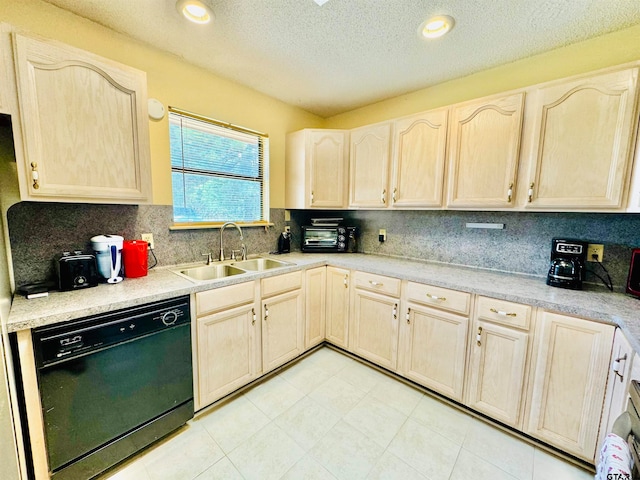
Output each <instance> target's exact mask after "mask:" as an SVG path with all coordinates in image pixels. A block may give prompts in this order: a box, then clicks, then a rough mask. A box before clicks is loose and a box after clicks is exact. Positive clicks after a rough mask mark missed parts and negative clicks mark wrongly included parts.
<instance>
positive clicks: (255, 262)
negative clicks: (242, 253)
mask: <svg viewBox="0 0 640 480" xmlns="http://www.w3.org/2000/svg"><path fill="white" fill-rule="evenodd" d="M289 265H293V264H292V263H289V262H282V261H280V260H274V259H272V258H252V259H251V260H243V261H241V262H236V263H234V264H233V266H234V267H237V268H241V269H243V270H250V271H252V272H256V271H258V272H261V271H263V270H271V269H272V268H280V267H286V266H289Z"/></svg>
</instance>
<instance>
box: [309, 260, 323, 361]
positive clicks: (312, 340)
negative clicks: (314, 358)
mask: <svg viewBox="0 0 640 480" xmlns="http://www.w3.org/2000/svg"><path fill="white" fill-rule="evenodd" d="M304 284H305V296H304V304H305V308H304V325H305V328H304V348H305V350H307V349H309V348H311V347H313V346H314V345H318V344H319V343H322V342H323V341H324V338H325V325H326V303H327V302H326V291H327V267H319V268H313V269H311V270H307V271H305V272H304Z"/></svg>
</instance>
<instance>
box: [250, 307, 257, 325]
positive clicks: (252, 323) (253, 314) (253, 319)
mask: <svg viewBox="0 0 640 480" xmlns="http://www.w3.org/2000/svg"><path fill="white" fill-rule="evenodd" d="M255 324H256V309H255V308H252V309H251V325H255Z"/></svg>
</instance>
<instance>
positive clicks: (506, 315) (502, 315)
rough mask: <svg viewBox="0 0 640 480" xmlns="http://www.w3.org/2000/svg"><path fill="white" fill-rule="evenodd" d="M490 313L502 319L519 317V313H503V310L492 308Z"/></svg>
mask: <svg viewBox="0 0 640 480" xmlns="http://www.w3.org/2000/svg"><path fill="white" fill-rule="evenodd" d="M489 311H490V312H492V313H495V314H496V315H500V316H501V317H517V316H518V314H517V313H513V312H503V311H502V310H496V309H495V308H490V309H489Z"/></svg>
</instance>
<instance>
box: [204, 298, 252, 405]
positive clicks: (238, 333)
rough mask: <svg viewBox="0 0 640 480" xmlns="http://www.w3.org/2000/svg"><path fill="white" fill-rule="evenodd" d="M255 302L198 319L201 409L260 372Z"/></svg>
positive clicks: (247, 381) (244, 383)
mask: <svg viewBox="0 0 640 480" xmlns="http://www.w3.org/2000/svg"><path fill="white" fill-rule="evenodd" d="M256 313H257V312H256V309H255V305H254V304H253V303H251V304H249V305H244V306H241V307H237V308H233V309H231V310H226V311H222V312H219V313H215V314H213V315H207V316H204V317H201V318H198V321H197V339H198V340H197V345H198V351H197V359H198V393H199V408H203V407H205V406H206V405H208V404H210V403H212V402H214V401H216V400H218V399H219V398H222V397H223V396H225V395H226V394H228V393H230V392H233V391H234V390H236V389H238V388H240V387H242V386H243V385H246V384H247V383H249V382H250V381H252V380H253V379H254V378H256V377H257V376H258V375H259V373H260V343H259V342H260V335H259V334H258V331H257V329H259V328H260V323H259V322H258V321H257V314H256Z"/></svg>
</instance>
